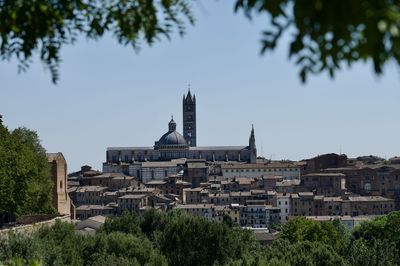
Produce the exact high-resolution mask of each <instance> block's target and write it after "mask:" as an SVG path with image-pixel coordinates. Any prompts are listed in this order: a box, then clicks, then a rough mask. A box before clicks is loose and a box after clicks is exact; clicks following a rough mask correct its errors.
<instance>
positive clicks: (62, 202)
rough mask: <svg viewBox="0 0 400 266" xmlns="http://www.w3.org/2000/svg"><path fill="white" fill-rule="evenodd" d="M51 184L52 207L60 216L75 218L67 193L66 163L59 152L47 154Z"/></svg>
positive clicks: (73, 208)
mask: <svg viewBox="0 0 400 266" xmlns="http://www.w3.org/2000/svg"><path fill="white" fill-rule="evenodd" d="M47 160H48V162H49V165H50V171H51V179H52V182H53V188H52V197H53V207H54V208H55V209H56V210H57V211H58V213H59V214H62V215H71V217H72V218H75V207H74V205H73V203H72V202H71V199H70V198H69V195H68V192H67V184H68V183H67V161H66V160H65V157H64V155H63V154H62V153H61V152H57V153H47Z"/></svg>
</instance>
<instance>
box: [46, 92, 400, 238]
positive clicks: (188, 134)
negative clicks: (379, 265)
mask: <svg viewBox="0 0 400 266" xmlns="http://www.w3.org/2000/svg"><path fill="white" fill-rule="evenodd" d="M182 107H183V135H181V134H180V133H179V132H178V131H177V126H176V123H175V121H174V119H173V118H171V121H170V122H169V124H168V131H167V132H166V133H165V134H163V135H162V136H161V138H160V139H159V140H158V141H155V144H154V146H149V147H108V148H107V150H106V161H105V162H104V163H103V169H102V171H99V170H94V169H92V167H91V166H88V165H84V166H82V167H81V169H80V170H79V171H77V172H73V173H70V174H68V176H67V175H66V171H65V170H64V171H63V170H60V169H67V168H66V164H67V162H66V160H65V158H64V157H63V155H62V154H61V153H58V154H52V155H49V158H50V161H51V162H52V164H53V166H54V168H55V170H54V171H53V173H54V175H55V176H54V177H53V179H55V180H59V181H58V182H57V184H59V186H57V187H58V192H55V193H53V195H56V198H57V199H56V200H55V201H57V200H58V207H59V208H58V209H59V210H60V209H62V210H63V211H61V212H60V213H68V214H71V217H74V218H76V219H78V220H85V219H88V218H90V217H94V216H102V217H107V216H119V215H121V214H123V213H124V212H138V213H140V212H143V211H145V210H147V209H157V210H160V211H165V212H167V211H170V210H172V209H181V210H183V211H185V212H187V213H190V214H192V215H197V216H202V217H205V218H206V219H208V220H209V221H211V222H221V221H226V220H229V221H230V222H232V223H234V224H237V225H240V226H241V227H245V228H251V229H252V230H254V231H255V232H258V231H260V230H261V229H262V230H264V231H263V232H266V233H268V234H271V232H273V231H274V229H276V228H279V226H280V225H284V224H286V223H287V222H288V221H289V220H290V219H291V218H293V217H298V216H304V217H306V218H307V219H313V220H317V221H325V220H333V219H339V220H341V221H342V223H343V224H345V225H346V226H348V227H349V228H353V227H354V226H355V225H356V224H358V223H360V222H361V221H365V220H370V219H372V218H374V217H376V216H380V215H384V214H388V213H389V212H391V211H395V210H399V209H400V180H399V176H400V158H399V157H394V158H390V159H388V160H386V159H383V158H379V157H376V156H372V155H370V156H360V157H357V158H348V157H347V156H346V155H345V154H334V153H330V154H323V155H318V156H316V157H314V158H309V159H304V160H301V161H288V160H284V161H279V160H268V159H265V158H262V157H259V156H257V149H256V138H255V129H254V127H252V128H251V131H250V136H249V142H248V143H247V144H246V145H243V146H207V147H200V146H196V143H197V135H196V97H195V95H192V94H191V92H190V91H189V92H188V93H187V94H186V95H184V97H183V101H182ZM57 169H58V170H57ZM65 184H66V185H65ZM57 193H58V194H57ZM67 195H68V196H67ZM67 198H68V200H66V199H67ZM69 199H70V200H69Z"/></svg>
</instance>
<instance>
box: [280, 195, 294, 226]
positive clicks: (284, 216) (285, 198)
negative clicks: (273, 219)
mask: <svg viewBox="0 0 400 266" xmlns="http://www.w3.org/2000/svg"><path fill="white" fill-rule="evenodd" d="M290 201H291V200H290V194H288V193H277V194H276V206H277V207H278V208H279V210H280V212H279V221H280V223H282V224H285V223H287V221H288V220H289V216H290Z"/></svg>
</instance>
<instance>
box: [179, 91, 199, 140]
mask: <svg viewBox="0 0 400 266" xmlns="http://www.w3.org/2000/svg"><path fill="white" fill-rule="evenodd" d="M182 109H183V110H182V111H183V136H184V137H185V139H186V141H187V143H188V144H189V146H191V147H196V145H197V141H196V96H195V95H194V94H193V96H192V94H191V93H190V89H189V91H188V93H187V95H186V96H185V95H183V105H182Z"/></svg>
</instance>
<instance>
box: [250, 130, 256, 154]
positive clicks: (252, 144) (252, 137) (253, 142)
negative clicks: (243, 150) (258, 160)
mask: <svg viewBox="0 0 400 266" xmlns="http://www.w3.org/2000/svg"><path fill="white" fill-rule="evenodd" d="M249 146H250V148H255V147H256V137H255V134H254V125H253V124H252V125H251V132H250V138H249Z"/></svg>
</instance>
